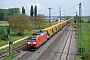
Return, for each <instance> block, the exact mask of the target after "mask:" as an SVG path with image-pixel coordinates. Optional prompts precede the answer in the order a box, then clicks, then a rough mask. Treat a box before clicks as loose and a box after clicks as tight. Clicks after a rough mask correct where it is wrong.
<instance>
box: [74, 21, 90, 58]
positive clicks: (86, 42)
mask: <svg viewBox="0 0 90 60" xmlns="http://www.w3.org/2000/svg"><path fill="white" fill-rule="evenodd" d="M72 25H73V27H76V28H75V32H76V35H75V37H76V42H77V44H78V27H77V26H76V25H75V24H74V23H73V24H72ZM77 46H78V45H77ZM81 48H82V58H75V60H79V59H80V60H90V23H88V22H86V20H85V21H84V22H83V23H82V47H81ZM78 53H79V51H77V54H78Z"/></svg>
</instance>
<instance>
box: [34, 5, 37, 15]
mask: <svg viewBox="0 0 90 60" xmlns="http://www.w3.org/2000/svg"><path fill="white" fill-rule="evenodd" d="M34 11H35V12H34V15H35V16H37V6H36V5H35V10H34Z"/></svg>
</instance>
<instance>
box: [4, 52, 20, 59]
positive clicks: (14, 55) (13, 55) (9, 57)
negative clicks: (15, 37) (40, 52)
mask: <svg viewBox="0 0 90 60" xmlns="http://www.w3.org/2000/svg"><path fill="white" fill-rule="evenodd" d="M18 54H19V53H18V52H14V53H13V54H12V55H11V56H7V57H5V58H4V60H11V59H13V58H14V57H16V56H17V55H18Z"/></svg>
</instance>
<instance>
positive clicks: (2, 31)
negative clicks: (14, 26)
mask: <svg viewBox="0 0 90 60" xmlns="http://www.w3.org/2000/svg"><path fill="white" fill-rule="evenodd" d="M6 39H7V38H6V28H5V27H1V28H0V40H6Z"/></svg>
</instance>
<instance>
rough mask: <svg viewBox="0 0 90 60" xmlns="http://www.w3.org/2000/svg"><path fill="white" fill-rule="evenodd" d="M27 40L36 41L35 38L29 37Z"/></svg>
mask: <svg viewBox="0 0 90 60" xmlns="http://www.w3.org/2000/svg"><path fill="white" fill-rule="evenodd" d="M28 39H29V40H36V38H35V37H30V38H28Z"/></svg>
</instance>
